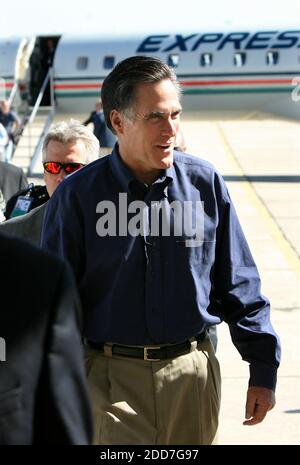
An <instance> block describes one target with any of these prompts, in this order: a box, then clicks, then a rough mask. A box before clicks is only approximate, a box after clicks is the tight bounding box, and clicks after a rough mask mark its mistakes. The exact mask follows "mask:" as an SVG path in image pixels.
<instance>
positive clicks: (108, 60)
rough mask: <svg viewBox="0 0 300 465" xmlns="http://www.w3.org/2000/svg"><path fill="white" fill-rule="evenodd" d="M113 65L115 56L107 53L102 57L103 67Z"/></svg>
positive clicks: (106, 67) (107, 67)
mask: <svg viewBox="0 0 300 465" xmlns="http://www.w3.org/2000/svg"><path fill="white" fill-rule="evenodd" d="M114 66H115V57H113V56H109V55H107V56H106V57H104V59H103V68H104V69H112V68H113V67H114Z"/></svg>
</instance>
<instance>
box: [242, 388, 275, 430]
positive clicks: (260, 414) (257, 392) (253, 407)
mask: <svg viewBox="0 0 300 465" xmlns="http://www.w3.org/2000/svg"><path fill="white" fill-rule="evenodd" d="M274 405H275V394H274V392H273V391H272V389H267V388H264V387H256V386H251V387H249V389H248V392H247V402H246V420H245V421H244V422H243V425H249V426H252V425H257V424H258V423H261V422H262V421H263V419H264V418H265V416H266V415H267V412H268V411H269V410H271V409H272V408H273V407H274Z"/></svg>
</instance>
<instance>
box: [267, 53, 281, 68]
mask: <svg viewBox="0 0 300 465" xmlns="http://www.w3.org/2000/svg"><path fill="white" fill-rule="evenodd" d="M278 60H279V52H276V51H272V50H270V51H269V52H267V56H266V61H267V65H270V66H272V65H277V64H278Z"/></svg>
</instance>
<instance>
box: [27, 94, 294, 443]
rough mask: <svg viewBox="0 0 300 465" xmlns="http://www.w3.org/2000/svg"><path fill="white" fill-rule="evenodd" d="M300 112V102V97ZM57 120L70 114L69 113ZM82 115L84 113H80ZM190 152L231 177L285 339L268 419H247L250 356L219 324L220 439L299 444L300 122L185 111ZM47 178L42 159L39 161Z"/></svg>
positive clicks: (38, 170)
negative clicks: (245, 356)
mask: <svg viewBox="0 0 300 465" xmlns="http://www.w3.org/2000/svg"><path fill="white" fill-rule="evenodd" d="M299 114H300V103H299ZM56 119H65V120H66V119H68V118H67V117H66V116H64V118H61V117H59V118H56ZM78 119H80V118H78ZM182 129H183V133H184V136H185V139H186V143H187V152H188V153H192V154H194V155H198V156H199V157H201V158H204V159H206V160H208V161H210V162H211V163H212V164H213V165H214V166H215V167H216V168H217V169H218V171H219V172H220V173H221V174H222V175H223V176H224V178H225V180H226V183H227V186H228V189H229V192H230V194H231V196H232V198H233V201H234V204H235V207H236V210H237V212H238V216H239V219H240V221H241V224H242V227H243V230H244V232H245V235H246V238H247V240H248V243H249V245H250V248H251V251H252V254H253V256H254V258H255V261H256V264H257V266H258V269H259V272H260V275H261V280H262V291H263V293H264V294H265V295H266V296H267V297H268V298H269V299H270V301H271V319H272V323H273V325H274V327H275V329H276V331H277V333H278V334H279V336H280V339H281V343H282V363H281V366H280V368H279V371H278V383H277V390H276V397H277V403H276V406H275V408H274V409H273V410H272V411H270V412H269V413H268V414H267V417H266V418H265V420H264V421H263V422H262V423H261V424H259V425H256V426H251V427H250V426H244V425H243V424H242V423H243V420H244V415H245V401H246V392H247V385H248V374H249V368H248V363H247V362H244V361H242V359H241V357H240V355H239V353H238V351H237V350H236V349H235V347H234V345H233V344H232V342H231V340H230V336H229V331H228V327H227V325H226V324H225V323H223V324H221V325H219V326H218V348H217V356H218V359H219V361H220V365H221V373H222V404H221V414H220V429H219V438H218V442H219V444H221V445H233V444H235V445H252V444H266V445H281V444H284V445H287V444H290V445H296V444H297V445H299V444H300V363H299V360H300V260H299V258H300V121H299V122H298V121H289V120H282V119H279V118H275V119H274V117H273V116H272V117H271V116H269V115H267V114H261V113H260V114H240V115H238V116H237V117H236V116H235V117H233V116H231V115H228V114H226V115H224V118H223V116H221V117H220V115H214V117H213V118H212V119H211V120H204V119H200V118H199V116H198V115H190V114H189V115H184V116H183V120H182ZM36 174H37V176H38V177H39V178H38V179H36V178H35V179H34V178H33V179H32V180H33V181H34V182H35V183H36V184H40V183H42V181H41V179H40V178H41V176H42V166H41V160H39V161H38V163H37V167H36Z"/></svg>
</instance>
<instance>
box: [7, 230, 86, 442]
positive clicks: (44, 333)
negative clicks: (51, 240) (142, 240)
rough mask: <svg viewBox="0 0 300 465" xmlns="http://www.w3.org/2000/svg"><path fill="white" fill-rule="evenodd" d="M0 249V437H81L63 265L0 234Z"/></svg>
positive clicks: (73, 312)
mask: <svg viewBox="0 0 300 465" xmlns="http://www.w3.org/2000/svg"><path fill="white" fill-rule="evenodd" d="M0 256H1V264H2V266H1V269H0V291H1V292H0V295H1V310H0V337H1V339H0V343H1V353H0V359H1V357H2V360H3V358H4V359H5V361H1V362H0V444H89V443H90V442H91V439H92V419H91V411H90V404H89V399H88V392H87V386H86V379H85V370H84V363H83V354H82V347H81V339H80V334H79V320H78V310H79V306H78V297H77V292H76V289H75V284H74V281H73V277H72V275H71V272H70V270H69V268H68V267H67V266H66V265H65V264H64V263H63V262H62V261H61V260H59V259H58V258H56V257H55V256H53V255H50V254H48V253H46V252H44V251H41V250H39V249H38V248H36V247H34V246H31V245H30V244H27V243H25V242H23V241H21V240H19V239H10V238H7V237H4V236H2V235H0ZM4 295H5V296H6V300H7V301H8V304H6V305H4V301H3V297H4ZM4 349H5V350H4Z"/></svg>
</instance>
